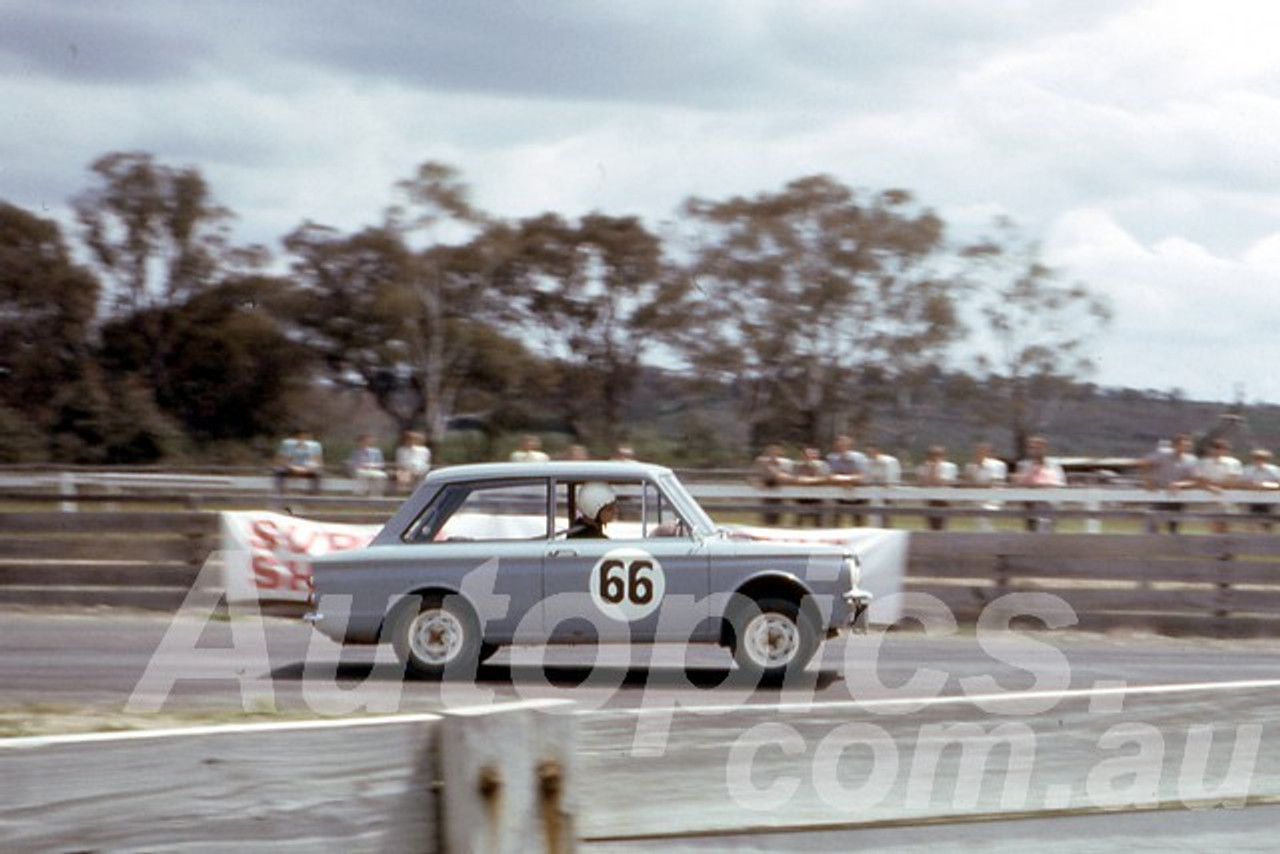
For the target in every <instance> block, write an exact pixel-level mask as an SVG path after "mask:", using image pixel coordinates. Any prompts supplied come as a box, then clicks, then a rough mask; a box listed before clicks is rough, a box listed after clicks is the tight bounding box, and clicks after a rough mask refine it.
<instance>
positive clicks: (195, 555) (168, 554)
mask: <svg viewBox="0 0 1280 854" xmlns="http://www.w3.org/2000/svg"><path fill="white" fill-rule="evenodd" d="M212 545H213V544H212V543H200V542H198V541H192V540H188V539H185V538H182V537H158V536H142V535H136V536H128V535H124V534H120V535H117V536H103V535H98V536H94V537H66V536H49V537H39V538H35V537H12V538H9V537H6V538H0V561H7V562H19V561H59V560H65V561H80V560H91V561H92V560H96V561H102V562H104V563H105V562H108V561H126V562H136V563H192V564H194V563H203V562H204V558H205V557H207V556H208V553H209V551H210V550H211V546H212Z"/></svg>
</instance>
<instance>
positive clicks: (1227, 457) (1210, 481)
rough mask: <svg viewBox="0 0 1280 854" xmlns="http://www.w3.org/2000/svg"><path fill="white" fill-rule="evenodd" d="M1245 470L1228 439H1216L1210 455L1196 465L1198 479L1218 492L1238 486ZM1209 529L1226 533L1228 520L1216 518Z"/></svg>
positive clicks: (1210, 447) (1212, 443)
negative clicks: (1232, 453)
mask: <svg viewBox="0 0 1280 854" xmlns="http://www.w3.org/2000/svg"><path fill="white" fill-rule="evenodd" d="M1243 470H1244V467H1243V466H1241V465H1240V460H1238V459H1236V458H1235V457H1233V456H1232V455H1231V443H1230V442H1228V441H1227V440H1226V439H1215V440H1213V442H1211V443H1210V445H1209V453H1208V455H1206V456H1205V457H1203V458H1201V460H1200V462H1199V464H1198V465H1197V466H1196V479H1197V480H1198V481H1199V483H1200V485H1201V486H1203V487H1204V488H1205V489H1207V490H1209V491H1210V492H1215V493H1216V492H1221V491H1222V490H1224V489H1230V488H1232V487H1233V486H1237V485H1238V484H1239V483H1240V474H1241V472H1242V471H1243ZM1222 509H1224V510H1225V509H1226V508H1225V507H1223V508H1222ZM1209 529H1210V530H1211V531H1213V533H1215V534H1225V533H1226V532H1227V520H1226V519H1214V520H1213V521H1212V522H1210V523H1209Z"/></svg>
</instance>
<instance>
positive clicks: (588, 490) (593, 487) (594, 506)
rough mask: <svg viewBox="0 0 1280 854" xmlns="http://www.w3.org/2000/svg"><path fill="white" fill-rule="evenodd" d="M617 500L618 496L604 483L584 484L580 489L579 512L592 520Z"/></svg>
mask: <svg viewBox="0 0 1280 854" xmlns="http://www.w3.org/2000/svg"><path fill="white" fill-rule="evenodd" d="M617 500H618V496H616V495H614V494H613V490H612V489H610V488H609V487H608V486H607V485H606V484H603V483H584V484H583V485H582V486H581V487H579V488H578V512H579V513H581V514H582V515H583V516H586V517H588V518H591V519H594V518H596V516H597V515H598V514H599V513H600V511H601V510H603V509H604V508H605V507H608V506H609V505H610V504H613V503H614V502H616V501H617Z"/></svg>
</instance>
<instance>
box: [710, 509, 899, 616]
mask: <svg viewBox="0 0 1280 854" xmlns="http://www.w3.org/2000/svg"><path fill="white" fill-rule="evenodd" d="M732 530H733V533H734V535H736V536H740V537H748V538H750V539H753V540H768V541H771V542H778V543H823V544H825V545H833V546H848V547H849V548H850V550H852V551H853V553H854V554H856V555H857V556H858V562H859V563H860V564H861V565H862V584H861V585H860V586H861V587H862V589H863V590H866V591H867V592H868V593H870V594H872V595H873V596H874V597H875V598H874V599H872V600H871V608H870V609H869V610H868V611H867V622H868V623H874V624H876V625H888V624H890V623H894V622H896V621H898V620H900V619H902V597H901V596H900V595H897V594H900V593H902V583H903V579H904V578H905V577H906V574H907V547H908V534H907V532H906V531H890V530H885V529H883V528H757V527H748V526H745V525H742V526H736V525H735V526H734V527H733V529H732Z"/></svg>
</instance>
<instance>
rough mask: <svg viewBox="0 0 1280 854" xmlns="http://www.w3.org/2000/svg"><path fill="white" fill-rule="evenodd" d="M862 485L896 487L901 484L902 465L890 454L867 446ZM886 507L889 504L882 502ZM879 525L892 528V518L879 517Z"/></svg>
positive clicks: (886, 516)
mask: <svg viewBox="0 0 1280 854" xmlns="http://www.w3.org/2000/svg"><path fill="white" fill-rule="evenodd" d="M862 482H863V483H866V484H869V485H871V486H898V485H899V484H901V483H902V464H901V463H899V462H898V458H897V457H895V456H893V455H892V454H886V453H885V452H884V451H883V450H882V449H881V448H880V447H878V446H876V445H868V446H867V474H866V476H865V477H864V478H863V479H862ZM884 506H886V507H888V506H889V502H888V501H886V502H884ZM880 524H881V526H883V527H885V528H892V527H893V517H891V516H888V515H884V516H881V517H880Z"/></svg>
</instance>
